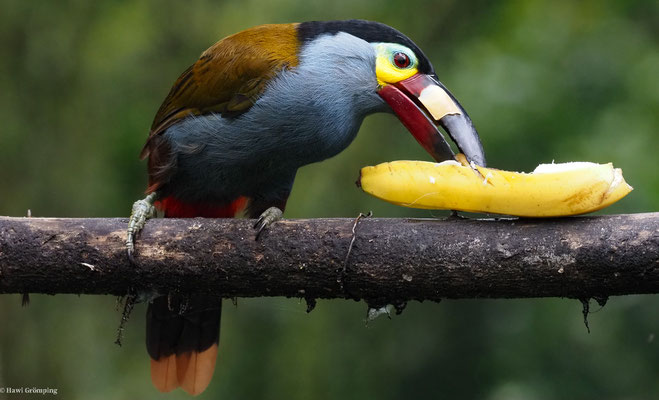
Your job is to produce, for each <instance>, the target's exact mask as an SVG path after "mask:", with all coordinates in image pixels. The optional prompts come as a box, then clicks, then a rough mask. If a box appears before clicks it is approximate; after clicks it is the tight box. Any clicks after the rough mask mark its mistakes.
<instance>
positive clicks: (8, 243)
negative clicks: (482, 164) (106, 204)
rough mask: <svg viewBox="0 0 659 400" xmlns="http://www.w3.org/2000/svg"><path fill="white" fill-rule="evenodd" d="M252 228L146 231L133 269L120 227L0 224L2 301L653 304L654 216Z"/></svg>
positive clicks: (46, 221) (657, 236) (327, 222)
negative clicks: (68, 297) (150, 297)
mask: <svg viewBox="0 0 659 400" xmlns="http://www.w3.org/2000/svg"><path fill="white" fill-rule="evenodd" d="M252 224H253V221H251V220H235V219H155V220H150V221H149V222H148V223H147V225H146V227H145V229H144V230H143V232H142V233H141V235H140V236H138V240H137V243H136V256H135V259H136V262H135V264H131V263H130V262H129V261H128V258H127V256H126V250H125V243H124V242H125V237H126V233H125V230H126V226H127V219H125V218H123V219H119V218H117V219H101V218H98V219H65V218H11V217H0V293H50V294H55V293H82V294H114V295H124V294H127V293H129V292H130V293H133V294H135V293H149V292H158V293H160V294H165V293H169V292H180V293H189V292H197V293H198V292H214V293H220V294H221V295H222V296H224V297H236V296H237V297H258V296H290V297H304V298H307V299H310V300H311V299H315V298H353V299H365V300H366V301H367V302H369V304H372V305H378V304H385V303H393V304H403V303H404V302H405V301H408V300H435V301H438V300H440V299H442V298H483V297H487V298H514V297H571V298H581V299H583V298H590V297H594V298H606V297H608V296H611V295H624V294H638V293H658V292H659V213H647V214H630V215H612V216H601V217H573V218H561V219H542V220H541V219H500V220H474V219H460V218H454V219H448V220H432V219H378V218H361V219H360V220H359V221H358V222H357V223H356V222H355V219H347V218H341V219H310V220H284V221H280V222H277V223H275V224H274V225H273V226H272V227H270V228H269V230H268V231H267V232H266V233H265V234H263V235H262V237H261V238H260V239H259V241H255V240H254V231H253V229H252ZM353 229H354V232H355V233H354V234H353ZM353 239H354V242H353ZM351 242H353V243H352V247H351ZM349 248H351V251H350V254H348V249H349Z"/></svg>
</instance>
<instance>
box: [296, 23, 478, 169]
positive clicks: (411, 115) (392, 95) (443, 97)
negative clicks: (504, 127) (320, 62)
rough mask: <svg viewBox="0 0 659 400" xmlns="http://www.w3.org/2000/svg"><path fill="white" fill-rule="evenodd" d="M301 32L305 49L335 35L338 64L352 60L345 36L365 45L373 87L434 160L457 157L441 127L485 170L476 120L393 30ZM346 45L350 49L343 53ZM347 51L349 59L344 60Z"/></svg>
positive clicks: (321, 27)
mask: <svg viewBox="0 0 659 400" xmlns="http://www.w3.org/2000/svg"><path fill="white" fill-rule="evenodd" d="M297 31H298V37H299V39H300V41H301V42H302V43H304V44H305V45H306V46H313V45H314V43H321V42H323V40H324V41H325V42H327V40H326V38H327V36H328V35H332V37H333V38H335V39H333V40H334V43H333V46H334V47H336V48H337V49H338V51H337V53H339V54H336V57H337V58H340V57H341V56H346V57H348V58H350V56H351V55H350V54H349V51H350V49H349V48H348V47H349V46H348V43H347V42H348V41H349V40H350V37H349V36H347V35H343V34H348V35H350V36H352V37H356V38H359V39H361V40H362V41H366V42H367V43H368V44H369V45H370V46H367V48H368V50H367V51H369V52H371V53H370V54H369V55H368V56H369V57H368V59H370V60H374V65H375V68H374V70H372V68H371V71H369V72H368V73H369V74H370V76H369V79H371V80H372V83H373V84H372V85H371V86H370V87H372V88H373V89H372V90H375V92H376V93H377V95H378V96H379V98H381V99H382V100H384V102H386V104H387V105H388V108H387V111H392V112H393V113H395V114H396V115H397V116H398V118H399V119H400V121H401V122H402V123H403V125H405V127H406V128H407V129H408V130H409V131H410V133H411V134H412V135H413V136H414V137H415V138H416V140H417V141H418V142H419V144H421V146H423V148H424V149H426V151H428V153H430V155H431V156H432V157H433V158H434V159H435V160H437V161H444V160H448V159H453V156H454V154H453V151H452V150H451V147H450V146H449V144H448V143H447V141H446V140H445V139H444V136H443V135H442V134H441V132H440V130H439V127H440V126H441V127H442V128H443V129H444V130H445V131H446V132H447V133H448V134H449V136H450V137H451V139H453V141H454V142H455V144H456V145H457V147H458V149H459V150H460V151H461V152H462V153H464V154H465V156H466V157H467V159H468V160H469V161H473V162H474V163H476V164H478V165H483V166H485V154H484V151H483V146H482V144H481V142H480V138H479V136H478V133H477V132H476V129H475V128H474V125H473V124H472V122H471V119H470V118H469V116H468V115H467V113H466V111H465V110H464V109H463V108H462V106H461V105H460V103H458V101H457V100H456V98H455V97H454V96H453V95H452V94H451V93H450V92H449V91H448V90H447V89H446V88H445V87H444V85H442V83H441V82H440V81H439V79H438V77H437V75H436V74H435V71H434V68H433V66H432V64H431V63H430V61H429V60H428V58H427V57H426V55H425V54H424V53H423V51H421V49H420V48H419V47H418V46H417V45H416V44H415V43H414V42H412V40H410V39H409V38H408V37H407V36H405V35H403V34H402V33H400V32H399V31H397V30H396V29H394V28H392V27H390V26H388V25H385V24H382V23H378V22H372V21H363V20H349V21H312V22H304V23H301V24H299V26H298V27H297ZM346 38H347V39H346ZM341 41H343V42H344V43H346V46H345V48H343V49H342V48H341ZM325 42H323V45H325V46H327V44H325ZM353 47H354V46H353ZM342 51H345V54H340V53H341V52H342ZM360 51H361V50H360ZM356 89H358V90H365V89H364V88H356Z"/></svg>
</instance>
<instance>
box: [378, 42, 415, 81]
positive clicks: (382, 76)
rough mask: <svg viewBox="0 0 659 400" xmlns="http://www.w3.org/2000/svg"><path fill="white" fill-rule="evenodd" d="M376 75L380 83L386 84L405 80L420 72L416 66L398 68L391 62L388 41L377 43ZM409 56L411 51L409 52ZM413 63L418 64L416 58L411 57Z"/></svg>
mask: <svg viewBox="0 0 659 400" xmlns="http://www.w3.org/2000/svg"><path fill="white" fill-rule="evenodd" d="M375 52H376V57H375V75H376V76H377V78H378V84H379V85H380V86H385V85H387V84H392V83H396V82H400V81H402V80H405V79H407V78H409V77H411V76H412V75H415V74H416V73H417V72H419V71H418V70H417V69H416V66H413V67H411V68H398V67H396V66H395V65H394V64H392V62H391V56H390V54H391V49H390V48H389V47H388V46H387V44H386V43H378V44H377V45H375ZM408 56H409V53H408ZM411 61H412V63H413V64H416V62H415V60H414V59H411Z"/></svg>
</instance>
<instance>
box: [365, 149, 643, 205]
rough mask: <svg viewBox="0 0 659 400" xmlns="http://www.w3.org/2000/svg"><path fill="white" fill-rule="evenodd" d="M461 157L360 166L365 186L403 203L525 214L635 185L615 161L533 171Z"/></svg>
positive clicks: (599, 201) (606, 200)
mask: <svg viewBox="0 0 659 400" xmlns="http://www.w3.org/2000/svg"><path fill="white" fill-rule="evenodd" d="M461 156H462V155H459V157H458V160H460V161H462V163H460V162H458V161H453V160H450V161H444V162H441V163H432V162H424V161H393V162H388V163H382V164H379V165H376V166H374V167H364V168H362V170H361V176H360V180H359V184H360V185H361V187H362V189H363V190H364V191H365V192H366V193H369V194H371V195H373V196H375V197H377V198H379V199H382V200H385V201H388V202H390V203H393V204H397V205H400V206H404V207H412V208H423V209H445V210H459V211H471V212H482V213H494V214H506V215H515V216H520V217H558V216H565V215H576V214H584V213H588V212H592V211H596V210H599V209H602V208H604V207H607V206H609V205H611V204H613V203H615V202H616V201H618V200H620V199H622V198H623V197H625V196H626V195H627V194H628V193H629V192H631V191H632V187H631V186H629V185H628V184H627V182H625V180H624V178H623V177H622V171H621V170H620V169H619V168H613V165H612V164H610V163H609V164H596V163H590V162H571V163H563V164H540V165H539V166H538V167H537V168H536V169H535V170H534V171H533V172H531V173H522V172H511V171H502V170H498V169H493V168H484V167H480V166H477V165H469V164H468V163H466V162H465V160H464V158H461Z"/></svg>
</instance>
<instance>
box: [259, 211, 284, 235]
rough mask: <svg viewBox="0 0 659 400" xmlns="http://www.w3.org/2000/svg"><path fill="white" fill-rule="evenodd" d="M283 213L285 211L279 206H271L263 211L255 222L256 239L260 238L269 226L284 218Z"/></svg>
mask: <svg viewBox="0 0 659 400" xmlns="http://www.w3.org/2000/svg"><path fill="white" fill-rule="evenodd" d="M283 215H284V212H283V211H282V210H280V209H279V208H277V207H270V208H268V209H267V210H265V211H263V213H262V214H261V216H260V217H259V219H258V220H256V223H255V224H254V229H256V240H259V237H260V236H261V233H263V231H264V230H265V229H266V228H267V227H269V226H270V225H272V224H273V223H275V222H277V221H279V220H280V219H282V216H283Z"/></svg>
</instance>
